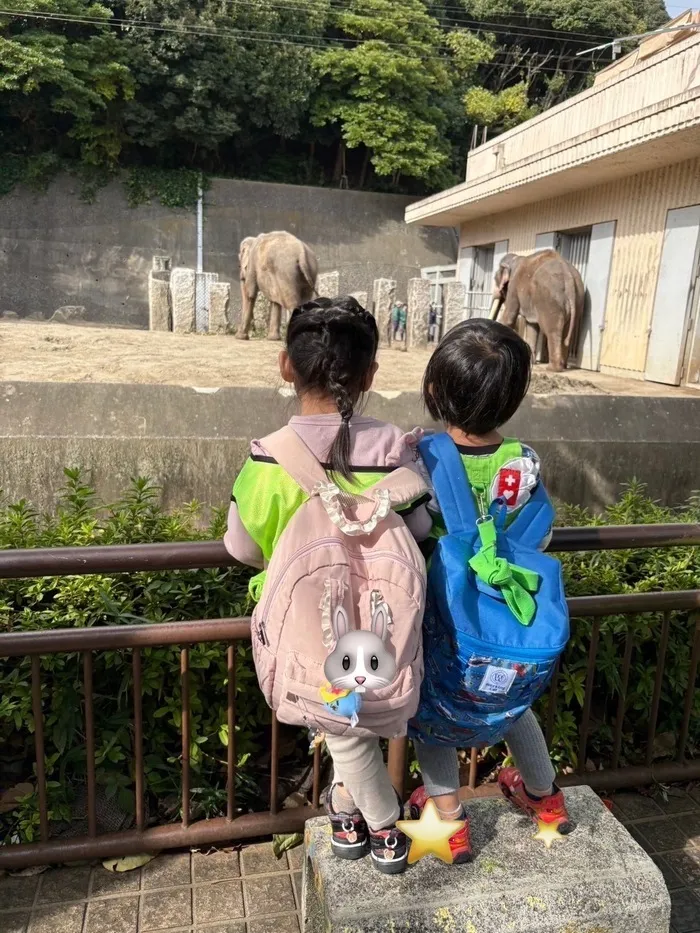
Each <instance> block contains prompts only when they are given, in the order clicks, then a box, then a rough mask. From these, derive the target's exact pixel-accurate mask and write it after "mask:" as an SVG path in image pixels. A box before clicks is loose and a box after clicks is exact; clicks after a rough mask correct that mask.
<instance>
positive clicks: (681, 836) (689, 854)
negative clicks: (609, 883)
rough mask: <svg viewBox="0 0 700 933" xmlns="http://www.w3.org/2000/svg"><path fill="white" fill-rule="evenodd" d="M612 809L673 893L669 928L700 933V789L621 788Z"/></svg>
mask: <svg viewBox="0 0 700 933" xmlns="http://www.w3.org/2000/svg"><path fill="white" fill-rule="evenodd" d="M613 800H614V809H613V812H614V813H615V814H616V816H617V817H618V818H619V819H620V820H622V822H623V823H624V824H625V825H626V826H627V828H628V829H629V831H630V832H631V833H632V835H633V836H634V838H635V839H636V840H637V842H638V843H639V844H640V845H641V846H642V847H643V848H644V849H646V851H647V852H648V853H649V854H650V855H651V857H652V858H653V859H654V861H655V862H656V863H657V865H658V866H659V868H660V869H661V871H662V872H663V875H664V878H665V879H666V885H667V886H668V889H669V891H670V892H671V905H672V912H671V933H700V788H695V789H694V790H692V791H691V792H690V794H687V793H685V791H681V790H677V789H676V788H671V789H670V791H669V793H668V799H667V800H665V801H664V800H663V799H661V798H660V797H655V798H654V799H653V800H652V799H651V798H650V797H643V796H642V795H641V794H634V793H620V794H617V795H616V796H615V797H614V798H613Z"/></svg>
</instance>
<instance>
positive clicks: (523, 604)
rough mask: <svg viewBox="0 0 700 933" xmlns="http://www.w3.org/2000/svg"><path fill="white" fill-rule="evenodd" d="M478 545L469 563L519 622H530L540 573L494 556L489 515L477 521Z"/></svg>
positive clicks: (494, 542) (526, 623)
mask: <svg viewBox="0 0 700 933" xmlns="http://www.w3.org/2000/svg"><path fill="white" fill-rule="evenodd" d="M477 529H478V531H479V538H480V539H481V549H480V550H479V551H478V552H477V553H476V554H475V555H474V556H473V557H472V558H471V559H470V561H469V566H470V567H471V568H472V570H473V571H474V573H475V574H476V575H477V577H479V579H480V580H483V582H484V583H487V584H488V585H489V586H493V587H496V588H497V589H499V590H501V592H502V593H503V597H504V599H505V601H506V604H507V606H508V608H509V609H510V611H511V612H512V613H513V615H514V616H515V618H516V619H517V620H518V622H520V624H521V625H529V624H530V623H531V622H532V620H533V619H534V617H535V609H536V606H535V600H534V599H533V598H532V596H531V595H530V594H531V593H536V592H537V588H538V586H539V584H540V575H539V574H538V573H535V571H534V570H526V569H525V567H517V566H516V565H515V564H509V563H508V561H507V560H506V559H505V557H497V556H496V525H495V523H494V520H493V518H492V517H491V516H490V515H489V516H486V517H484V518H482V519H481V521H480V522H479V523H478V524H477Z"/></svg>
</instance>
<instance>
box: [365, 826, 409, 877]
mask: <svg viewBox="0 0 700 933" xmlns="http://www.w3.org/2000/svg"><path fill="white" fill-rule="evenodd" d="M399 819H403V813H402V814H401V815H400V817H399ZM369 840H370V846H371V850H372V862H373V863H374V867H375V868H376V869H378V870H379V871H380V872H382V874H384V875H400V874H401V872H402V871H405V870H406V864H407V859H408V839H407V838H406V836H405V834H404V833H402V832H401V830H400V829H397V828H396V826H388V827H387V828H386V829H379V830H377V832H374V830H370V831H369Z"/></svg>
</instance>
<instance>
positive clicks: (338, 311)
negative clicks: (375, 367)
mask: <svg viewBox="0 0 700 933" xmlns="http://www.w3.org/2000/svg"><path fill="white" fill-rule="evenodd" d="M378 345H379V331H378V330H377V323H376V321H375V320H374V317H373V316H372V315H371V314H370V313H369V311H365V309H364V308H363V307H362V305H361V304H360V303H359V302H358V301H357V300H356V299H355V298H351V297H350V296H348V297H342V298H316V299H314V300H313V301H307V302H306V303H305V304H303V305H301V306H300V307H298V308H296V309H295V310H294V311H293V312H292V316H291V317H290V319H289V326H288V328H287V353H288V354H289V359H290V361H291V363H292V366H293V368H294V372H295V374H296V377H297V385H296V388H297V391H298V392H299V394H303V393H305V392H321V393H324V394H328V395H330V396H331V397H332V398H333V400H334V401H335V404H336V406H337V408H338V412H339V413H340V417H341V423H340V428H339V429H338V433H337V434H336V436H335V440H334V441H333V443H332V444H331V447H330V450H329V451H328V460H329V462H330V466H331V470H332V471H333V472H334V473H337V474H339V475H340V476H343V477H345V478H346V479H352V473H351V472H350V419H351V418H352V416H353V412H354V408H355V405H356V404H357V401H358V399H359V398H360V396H361V395H362V392H363V389H364V387H365V383H366V380H367V375H368V373H369V371H370V369H371V367H372V364H373V363H374V358H375V357H376V355H377V346H378Z"/></svg>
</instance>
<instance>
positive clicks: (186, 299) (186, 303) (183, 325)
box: [170, 268, 197, 334]
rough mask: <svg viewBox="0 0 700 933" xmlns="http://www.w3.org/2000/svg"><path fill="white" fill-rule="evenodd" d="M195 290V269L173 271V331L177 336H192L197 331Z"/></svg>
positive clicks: (171, 286)
mask: <svg viewBox="0 0 700 933" xmlns="http://www.w3.org/2000/svg"><path fill="white" fill-rule="evenodd" d="M194 289H195V272H194V269H185V268H178V269H173V271H172V273H171V275H170V293H171V296H172V305H173V330H174V331H175V333H176V334H192V333H194V331H195V330H196V329H197V321H196V314H195V303H194V302H195V298H194Z"/></svg>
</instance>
